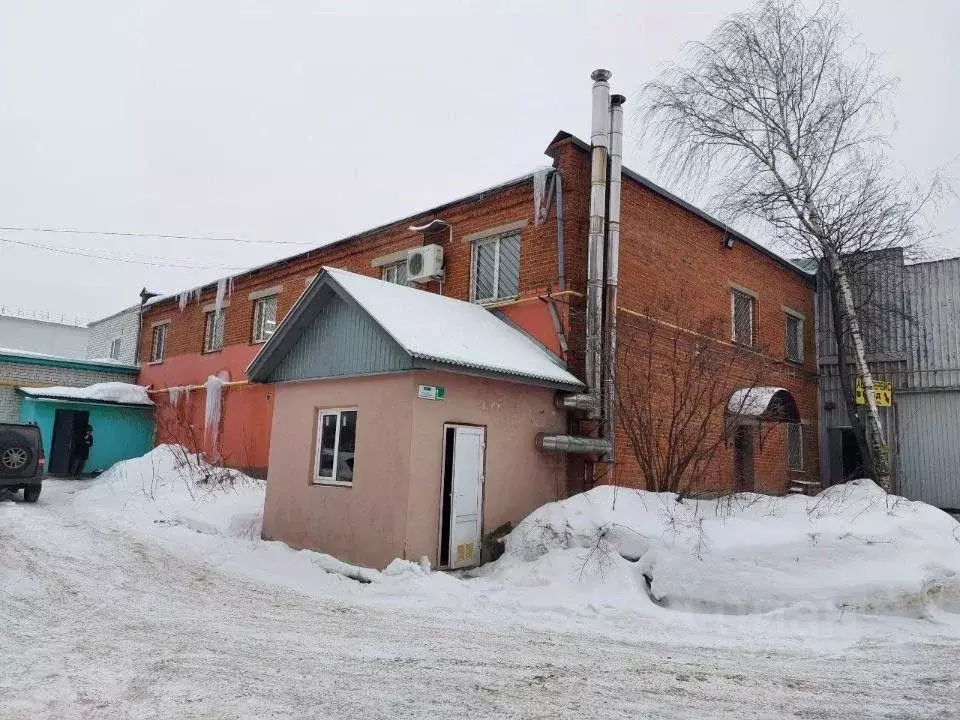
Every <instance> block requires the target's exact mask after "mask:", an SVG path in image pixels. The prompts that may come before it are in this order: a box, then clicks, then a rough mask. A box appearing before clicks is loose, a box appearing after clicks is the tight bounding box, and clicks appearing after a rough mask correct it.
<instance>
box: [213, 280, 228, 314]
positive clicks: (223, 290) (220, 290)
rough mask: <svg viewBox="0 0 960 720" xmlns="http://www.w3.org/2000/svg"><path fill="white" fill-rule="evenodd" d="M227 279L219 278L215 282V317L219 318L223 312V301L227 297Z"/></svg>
mask: <svg viewBox="0 0 960 720" xmlns="http://www.w3.org/2000/svg"><path fill="white" fill-rule="evenodd" d="M228 281H229V278H220V279H219V280H217V299H216V301H215V304H214V308H213V310H214V312H215V313H216V314H217V315H216V316H217V317H220V314H221V313H222V312H223V301H224V300H226V299H227V298H226V296H227V282H228Z"/></svg>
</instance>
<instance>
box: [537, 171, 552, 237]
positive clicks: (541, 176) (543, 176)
mask: <svg viewBox="0 0 960 720" xmlns="http://www.w3.org/2000/svg"><path fill="white" fill-rule="evenodd" d="M552 171H553V168H551V167H542V168H538V169H537V171H536V172H535V173H534V174H533V220H534V222H535V223H536V224H537V225H539V224H540V223H542V222H543V221H544V219H545V218H544V212H543V196H544V194H545V193H546V189H547V178H548V177H549V176H550V173H551V172H552Z"/></svg>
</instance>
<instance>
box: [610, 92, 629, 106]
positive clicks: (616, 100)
mask: <svg viewBox="0 0 960 720" xmlns="http://www.w3.org/2000/svg"><path fill="white" fill-rule="evenodd" d="M626 101H627V98H626V97H624V96H623V95H620V94H617V95H611V96H610V104H611V105H623V104H624V103H625V102H626Z"/></svg>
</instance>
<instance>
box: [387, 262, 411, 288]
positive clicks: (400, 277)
mask: <svg viewBox="0 0 960 720" xmlns="http://www.w3.org/2000/svg"><path fill="white" fill-rule="evenodd" d="M382 279H383V280H385V281H387V282H389V283H394V284H396V285H407V286H409V285H410V281H409V280H408V279H407V261H406V260H401V261H400V262H395V263H391V264H390V265H386V266H384V268H383V275H382Z"/></svg>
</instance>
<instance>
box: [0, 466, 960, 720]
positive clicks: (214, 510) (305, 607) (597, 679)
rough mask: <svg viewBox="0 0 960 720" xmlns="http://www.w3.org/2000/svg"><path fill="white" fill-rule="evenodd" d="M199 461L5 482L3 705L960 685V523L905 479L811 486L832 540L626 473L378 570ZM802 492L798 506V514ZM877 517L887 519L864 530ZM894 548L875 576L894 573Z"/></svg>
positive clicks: (340, 705)
mask: <svg viewBox="0 0 960 720" xmlns="http://www.w3.org/2000/svg"><path fill="white" fill-rule="evenodd" d="M180 459H182V458H180ZM177 462H178V456H176V455H175V454H173V453H170V452H169V451H155V452H154V453H151V455H150V456H147V457H146V458H143V459H140V460H138V461H133V462H132V463H126V464H124V465H121V466H119V467H116V468H114V469H113V470H112V471H110V472H108V473H105V474H104V476H101V478H100V479H99V480H97V481H93V482H85V481H49V482H47V483H45V486H44V490H43V495H42V496H41V498H40V501H39V503H38V504H37V505H27V504H23V503H19V502H17V503H14V502H0V593H2V594H0V638H2V639H3V640H2V642H0V718H64V717H71V718H98V719H99V718H114V717H117V718H119V717H137V718H171V717H198V718H199V717H203V718H207V717H210V718H239V717H243V718H286V717H298V718H299V717H363V718H376V717H384V718H387V717H389V718H398V717H424V718H427V717H430V718H437V717H453V716H461V715H463V716H467V715H468V714H469V716H471V717H491V718H493V717H497V718H500V717H525V718H526V717H531V718H534V717H537V718H557V717H590V716H594V717H644V716H656V717H677V718H680V717H683V718H687V717H711V718H712V717H738V718H745V717H747V718H748V717H758V718H760V717H762V718H770V717H785V716H796V717H836V716H841V717H898V718H900V717H916V718H930V717H952V716H954V715H953V714H954V713H956V712H957V711H958V707H960V704H958V700H960V677H958V675H957V673H956V672H955V666H956V659H957V657H958V656H960V622H958V620H957V616H956V615H954V614H953V613H952V612H949V610H953V609H954V608H953V607H952V606H951V604H950V603H951V600H950V599H949V594H950V592H951V590H950V575H949V573H950V568H951V567H953V566H952V565H951V563H952V562H953V561H954V559H955V557H956V553H957V550H955V549H954V548H953V547H952V546H951V545H950V544H949V543H950V542H956V541H954V540H947V539H944V540H943V541H942V543H941V542H940V540H939V538H940V535H939V531H940V529H944V530H946V531H948V536H949V535H950V534H951V533H952V532H953V529H954V527H953V526H951V525H949V524H948V523H949V522H953V521H952V520H949V519H948V518H946V516H945V515H943V514H940V513H937V511H933V510H931V509H928V508H925V506H914V505H913V504H904V503H902V502H900V503H897V504H896V505H895V506H894V507H892V508H889V507H887V505H886V501H884V502H883V503H882V508H883V509H882V510H881V509H880V507H879V506H878V507H876V508H874V509H870V507H868V508H864V507H863V505H862V504H861V502H862V500H863V499H864V498H866V500H867V504H868V505H869V506H871V507H872V504H871V502H872V501H871V498H873V499H875V498H876V492H875V489H874V488H871V487H870V486H869V485H861V486H854V487H849V488H847V489H846V492H845V494H844V495H843V497H842V498H835V497H834V498H829V503H822V504H821V505H820V506H819V509H818V508H817V507H814V509H813V510H810V506H807V505H804V507H803V513H804V514H805V516H806V518H807V519H806V521H805V522H807V524H808V527H809V532H811V533H813V534H814V536H815V537H814V538H811V537H809V536H802V535H801V525H800V522H799V517H800V513H799V512H793V510H798V511H799V510H800V507H799V506H798V507H797V508H791V507H790V505H791V503H807V502H812V501H808V500H805V499H800V498H794V499H789V500H787V499H784V500H782V501H779V502H778V503H776V504H767V505H766V506H764V503H770V501H768V500H765V499H755V500H750V499H744V500H743V501H742V502H743V505H742V508H741V509H729V508H720V507H711V506H710V505H709V504H703V505H701V506H700V507H699V508H697V509H695V510H694V509H689V510H688V509H687V508H677V507H674V506H673V504H672V503H670V502H669V498H664V497H662V496H653V497H651V496H648V495H645V494H637V493H633V492H629V493H627V492H624V491H619V492H618V493H617V498H616V505H612V504H611V502H610V501H611V500H612V499H613V498H612V497H609V496H606V497H605V494H612V493H613V491H612V490H608V489H603V488H600V489H598V490H595V491H593V492H592V493H590V494H588V495H585V496H579V497H578V498H574V499H571V500H570V501H566V502H565V503H560V504H554V505H550V506H547V507H545V508H542V509H541V510H540V511H538V513H535V514H534V515H533V516H531V518H529V519H528V521H527V522H525V523H524V524H522V525H521V526H520V527H519V528H518V529H517V530H516V531H515V533H514V534H513V535H512V536H511V538H510V540H509V541H508V552H507V554H506V555H505V556H504V558H503V559H502V560H501V561H499V562H497V563H495V564H494V565H493V566H488V567H486V568H484V569H483V570H482V571H481V572H480V573H478V574H479V575H480V577H476V578H457V577H452V576H450V575H447V574H443V573H427V572H425V571H424V569H423V568H422V567H421V566H419V565H417V564H414V563H404V562H397V563H394V565H392V566H391V567H390V568H388V569H387V571H385V572H376V571H372V570H371V571H367V570H358V569H356V568H350V567H349V566H342V565H340V564H338V563H337V562H336V561H334V560H333V559H332V558H329V557H328V556H324V555H321V554H317V553H310V552H296V551H293V550H291V549H289V548H287V547H286V546H284V545H282V544H280V543H268V542H262V541H260V540H257V539H256V536H257V528H258V522H259V517H258V501H259V498H262V491H263V488H262V484H261V483H259V482H257V481H253V480H249V479H246V478H244V477H243V476H239V475H236V474H231V475H230V476H229V477H222V476H214V477H208V478H206V479H205V480H204V481H203V482H200V483H197V482H194V480H197V479H200V478H201V477H202V475H203V471H202V469H201V470H200V471H197V470H196V469H194V471H192V472H191V473H187V477H186V478H185V477H183V476H182V475H180V474H171V473H170V472H169V470H170V468H171V467H172V466H175V465H176V463H177ZM858 495H862V497H855V496H858ZM651 501H655V502H651ZM827 504H829V507H827ZM855 507H856V508H857V509H856V510H855V509H854V508H855ZM874 510H876V512H874ZM711 512H712V513H713V514H711ZM723 513H726V516H724V514H723ZM778 513H779V518H780V520H781V521H782V522H783V523H786V524H787V525H790V524H791V523H795V525H796V527H794V528H793V529H791V530H789V531H786V532H784V533H780V534H775V533H774V532H773V531H774V529H775V527H774V525H773V524H772V523H773V522H774V520H775V519H776V517H777V514H778ZM884 517H886V518H888V519H887V520H884V519H883V518H884ZM791 518H792V520H791ZM864 518H866V519H867V524H868V526H869V527H861V523H862V521H863V520H864ZM911 518H912V519H911ZM665 527H666V528H667V529H668V530H669V533H664V528H665ZM764 527H766V528H767V533H768V534H766V535H760V536H758V533H760V532H761V529H762V528H764ZM851 527H853V528H854V529H855V530H856V531H857V532H856V533H854V534H858V533H863V534H862V537H861V536H860V535H858V538H859V543H858V544H856V545H855V544H852V543H851V544H850V545H849V546H847V545H845V543H846V541H847V537H845V536H844V533H849V532H851ZM957 527H960V526H957ZM727 528H730V530H729V531H727ZM868 530H869V532H868ZM870 533H873V534H872V535H871V534H870ZM804 537H805V538H806V542H805V543H804V542H802V540H803V539H804ZM705 538H710V539H711V541H712V544H709V546H708V544H707V543H705V541H704V539H705ZM738 538H739V540H738ZM598 539H599V540H600V542H597V540H598ZM930 542H935V543H939V544H937V545H936V546H935V547H933V548H931V550H930V553H929V558H925V557H922V548H923V547H924V545H925V544H927V543H930ZM957 545H958V547H960V543H957ZM763 548H767V549H768V552H762V550H763ZM845 548H868V550H867V552H869V553H873V552H874V550H875V549H876V550H877V551H878V553H879V551H881V550H883V549H886V550H887V551H889V552H890V553H894V554H899V555H900V556H901V557H902V558H905V560H902V561H901V563H900V567H899V568H894V569H893V571H892V577H891V579H890V582H886V583H885V582H882V581H881V580H879V579H877V578H874V581H875V582H876V583H877V584H878V585H879V586H882V593H886V595H884V597H887V599H888V600H889V599H890V597H891V595H890V593H893V595H894V596H898V597H899V595H898V593H897V588H900V589H903V590H905V591H906V590H910V589H911V588H912V587H913V585H912V584H913V583H921V584H923V583H924V582H925V583H927V590H928V591H929V592H928V593H926V594H924V595H923V597H922V598H918V599H916V600H915V601H914V602H913V603H906V604H903V603H900V602H899V601H898V602H897V603H893V604H891V603H889V602H888V603H880V604H879V607H868V606H866V605H861V604H857V603H854V604H853V606H849V605H847V604H845V602H841V605H840V607H838V606H837V604H836V603H837V602H838V598H839V599H841V600H842V599H843V598H846V597H847V595H845V593H852V594H853V595H852V596H853V597H860V596H861V594H862V593H864V592H867V591H870V590H869V583H868V582H866V579H865V575H864V574H863V573H852V569H853V566H852V565H850V564H849V563H848V561H849V560H850V557H848V555H847V554H845ZM691 551H692V552H691ZM846 552H848V553H853V552H854V551H853V550H849V549H848V550H847V551H846ZM622 555H627V556H628V557H634V556H636V557H639V558H640V559H639V560H637V561H636V562H631V561H629V560H626V559H624V558H623V557H622ZM751 557H753V558H754V559H755V560H756V562H755V563H753V564H754V565H755V567H756V572H755V573H750V572H747V570H748V568H749V566H750V564H751V559H750V558H751ZM831 558H836V559H837V561H836V562H833V561H832V560H830V559H831ZM787 559H789V561H790V562H793V563H794V564H795V565H796V573H795V575H794V577H792V578H791V577H789V573H788V572H786V570H785V569H784V567H783V563H785V562H786V560H787ZM868 559H869V556H868ZM873 560H875V561H876V562H877V563H880V566H879V570H878V569H877V568H874V570H871V572H870V575H871V577H873V572H874V571H875V570H876V571H878V572H879V571H882V572H887V571H888V570H890V568H889V567H888V566H885V565H883V564H882V559H881V555H880V554H878V555H876V556H875V557H874V558H873ZM821 562H827V565H826V566H824V567H822V568H821V572H820V574H819V575H817V573H816V572H814V571H813V570H812V569H813V568H814V567H815V566H816V565H817V564H818V563H821ZM778 563H779V564H778ZM343 573H346V574H355V575H356V574H358V573H359V574H360V575H362V576H363V579H365V580H369V581H370V582H366V583H359V582H356V581H355V580H352V579H348V578H347V577H346V576H345V575H344V574H343ZM918 573H919V574H918ZM645 574H646V575H647V577H648V578H650V579H651V580H652V583H651V586H650V588H649V591H650V593H651V594H652V595H653V597H654V598H655V599H656V600H657V602H654V601H652V600H651V599H650V597H649V596H648V593H647V590H648V588H647V580H645V579H644V577H643V576H644V575H645ZM725 574H726V575H727V576H730V577H727V578H726V580H725V579H724V575H725ZM737 574H739V577H740V581H739V584H738V582H737V581H735V580H733V579H732V578H733V576H735V575H737ZM768 574H769V576H770V577H769V582H768V584H767V588H768V589H767V590H765V591H764V590H763V587H764V581H763V578H764V577H765V576H767V575H768ZM811 576H813V577H816V578H817V579H816V580H814V581H810V580H808V581H807V582H806V583H804V581H803V578H804V577H811ZM881 577H882V576H881ZM937 579H939V580H937ZM717 582H719V583H721V588H722V593H728V594H732V596H733V597H734V598H738V597H739V596H740V594H742V588H741V587H740V586H742V585H748V584H754V585H755V586H756V587H758V588H760V591H758V592H759V595H757V597H759V598H760V599H761V600H762V602H759V603H757V604H754V605H751V606H749V607H745V606H743V605H742V604H740V603H739V600H738V601H737V602H735V603H733V604H731V605H730V606H729V607H721V606H720V605H718V604H715V603H714V602H713V600H714V598H715V597H716V594H717V593H715V592H712V591H710V590H709V587H710V586H712V585H713V584H714V583H717ZM934 582H940V584H941V588H940V590H936V589H934V588H933V585H932V584H931V583H934ZM660 583H662V585H661V584H660ZM805 585H806V586H808V591H807V592H806V595H804V586H805ZM781 586H782V587H781ZM809 588H815V592H810V591H809ZM738 591H741V592H740V593H739V594H738ZM877 591H878V590H877V588H874V590H873V591H871V592H877ZM797 595H800V596H802V597H805V598H807V599H805V600H804V601H802V602H793V599H794V597H796V596H797ZM808 596H813V598H814V599H812V600H811V599H809V597H808ZM681 597H682V598H684V599H685V600H686V601H689V602H686V603H681V602H679V598H681ZM705 598H706V599H707V600H708V602H705V603H701V604H698V602H697V600H698V599H699V600H701V601H702V600H704V599H705ZM658 603H659V604H658ZM664 604H665V605H667V607H663V606H662V605H664ZM684 604H686V606H687V607H697V609H698V610H699V611H698V612H693V611H690V610H689V609H684V610H680V609H676V606H678V605H684ZM875 610H883V612H881V613H877V612H874V611H875Z"/></svg>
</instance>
